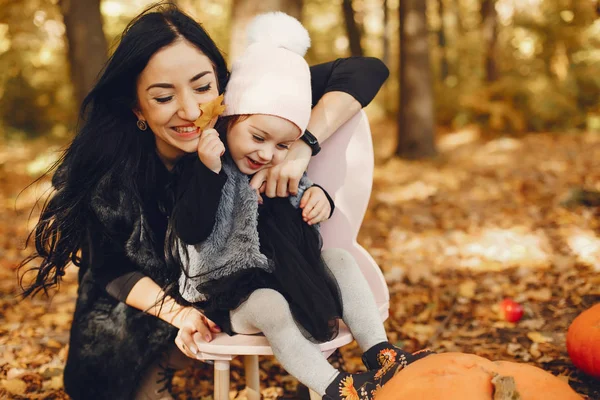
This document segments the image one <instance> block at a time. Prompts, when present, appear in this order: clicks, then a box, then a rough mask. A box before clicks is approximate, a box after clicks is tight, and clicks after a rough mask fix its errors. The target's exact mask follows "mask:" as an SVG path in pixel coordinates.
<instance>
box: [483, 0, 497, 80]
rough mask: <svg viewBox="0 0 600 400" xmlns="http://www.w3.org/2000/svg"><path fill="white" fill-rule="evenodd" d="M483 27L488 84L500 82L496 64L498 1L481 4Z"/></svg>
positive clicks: (491, 0) (486, 1) (490, 0)
mask: <svg viewBox="0 0 600 400" xmlns="http://www.w3.org/2000/svg"><path fill="white" fill-rule="evenodd" d="M481 25H482V27H481V28H482V31H483V39H484V43H485V77H486V80H487V81H488V82H495V81H496V80H498V66H497V64H496V42H497V40H498V17H497V14H496V0H483V2H482V3H481Z"/></svg>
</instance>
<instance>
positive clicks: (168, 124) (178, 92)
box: [134, 40, 219, 163]
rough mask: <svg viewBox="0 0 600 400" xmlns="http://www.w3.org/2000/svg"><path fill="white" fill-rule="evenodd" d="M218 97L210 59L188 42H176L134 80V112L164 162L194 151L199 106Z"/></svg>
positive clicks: (161, 52) (154, 59)
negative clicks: (154, 143) (135, 94)
mask: <svg viewBox="0 0 600 400" xmlns="http://www.w3.org/2000/svg"><path fill="white" fill-rule="evenodd" d="M218 95H219V90H218V88H217V79H216V76H215V71H214V68H213V65H212V63H211V61H210V59H209V58H208V57H207V56H206V55H204V53H202V52H201V51H200V50H198V48H197V47H195V46H194V45H192V44H191V43H190V42H188V41H186V40H178V41H177V42H175V43H173V44H171V45H169V46H167V47H164V48H162V49H161V50H159V51H158V52H156V54H154V55H153V56H152V57H151V58H150V61H149V62H148V65H146V68H144V70H143V71H142V73H141V74H140V76H139V77H138V80H137V98H138V106H137V108H136V109H135V110H134V113H135V115H136V116H137V117H138V119H141V120H144V121H146V122H147V123H148V127H149V128H150V129H151V130H152V132H153V133H154V136H155V137H156V148H157V151H158V153H159V155H160V156H161V158H162V159H163V161H166V162H167V163H173V162H174V161H176V160H177V159H178V158H179V157H181V156H182V155H184V154H185V153H193V152H195V151H196V148H197V146H198V138H199V137H200V134H201V132H200V131H199V130H198V128H197V127H196V126H195V125H194V121H195V120H196V119H197V118H198V117H199V116H200V109H199V107H198V105H199V104H202V103H207V102H209V101H211V100H212V99H214V98H215V97H217V96H218ZM140 134H144V133H143V132H141V133H140Z"/></svg>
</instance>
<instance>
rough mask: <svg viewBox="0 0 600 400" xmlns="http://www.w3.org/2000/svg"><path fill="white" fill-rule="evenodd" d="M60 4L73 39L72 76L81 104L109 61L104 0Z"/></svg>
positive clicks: (69, 0)
mask: <svg viewBox="0 0 600 400" xmlns="http://www.w3.org/2000/svg"><path fill="white" fill-rule="evenodd" d="M60 7H61V10H62V13H63V16H64V21H65V28H66V36H67V41H68V43H69V61H70V64H71V65H70V71H71V79H72V81H73V86H74V88H75V98H76V100H77V104H78V105H79V104H81V101H82V100H83V98H84V97H85V96H86V94H87V93H88V91H89V90H90V89H91V87H92V85H93V84H94V82H95V81H96V77H97V75H98V72H99V71H100V69H101V68H102V65H104V62H105V61H106V56H107V45H106V38H105V37H104V32H103V30H102V15H101V14H100V0H60Z"/></svg>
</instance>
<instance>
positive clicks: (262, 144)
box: [227, 114, 300, 175]
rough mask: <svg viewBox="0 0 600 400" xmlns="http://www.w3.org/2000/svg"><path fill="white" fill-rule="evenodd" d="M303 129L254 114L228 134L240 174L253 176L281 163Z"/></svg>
mask: <svg viewBox="0 0 600 400" xmlns="http://www.w3.org/2000/svg"><path fill="white" fill-rule="evenodd" d="M299 136H300V129H299V128H298V127H297V126H296V125H294V124H293V123H291V122H290V121H288V120H287V119H284V118H281V117H276V116H273V115H263V114H254V115H250V116H249V117H248V118H245V119H243V120H242V121H240V122H238V123H236V124H234V125H233V126H232V127H231V128H230V129H229V130H228V131H227V147H228V150H229V153H230V155H231V158H232V159H233V161H234V162H235V165H237V167H238V168H239V170H240V171H241V172H242V173H244V174H246V175H252V174H255V173H257V172H258V171H260V170H262V169H265V168H269V167H272V166H273V165H277V164H279V163H281V162H282V161H283V160H284V159H285V156H286V155H287V152H288V149H289V147H290V146H291V145H292V143H294V141H296V139H298V137H299Z"/></svg>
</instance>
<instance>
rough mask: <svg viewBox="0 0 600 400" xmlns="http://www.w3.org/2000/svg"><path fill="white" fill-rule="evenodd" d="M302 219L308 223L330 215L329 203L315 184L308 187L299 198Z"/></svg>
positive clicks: (319, 220) (317, 221) (313, 222)
mask: <svg viewBox="0 0 600 400" xmlns="http://www.w3.org/2000/svg"><path fill="white" fill-rule="evenodd" d="M300 208H301V209H302V219H303V220H304V222H306V223H307V224H309V225H314V224H318V223H319V222H323V221H326V220H327V219H329V215H331V204H329V200H328V199H327V196H326V195H325V192H324V191H323V190H322V189H321V188H320V187H317V186H313V187H311V188H308V189H307V190H306V191H305V192H304V194H303V195H302V199H301V200H300Z"/></svg>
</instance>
